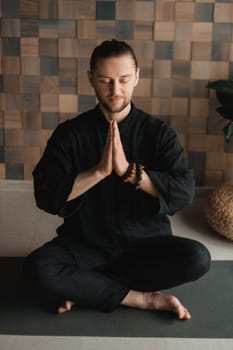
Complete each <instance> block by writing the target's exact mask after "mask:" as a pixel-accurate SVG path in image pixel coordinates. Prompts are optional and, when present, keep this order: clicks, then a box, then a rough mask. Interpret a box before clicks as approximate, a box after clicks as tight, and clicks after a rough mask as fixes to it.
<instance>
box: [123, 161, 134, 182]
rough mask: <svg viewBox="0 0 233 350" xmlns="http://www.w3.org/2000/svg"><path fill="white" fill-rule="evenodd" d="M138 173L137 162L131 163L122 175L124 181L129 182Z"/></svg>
mask: <svg viewBox="0 0 233 350" xmlns="http://www.w3.org/2000/svg"><path fill="white" fill-rule="evenodd" d="M135 175H136V163H129V166H128V169H127V170H126V172H125V174H124V175H123V176H122V177H121V179H122V181H123V182H129V179H130V178H131V177H133V176H135Z"/></svg>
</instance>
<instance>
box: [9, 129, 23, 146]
mask: <svg viewBox="0 0 233 350" xmlns="http://www.w3.org/2000/svg"><path fill="white" fill-rule="evenodd" d="M23 132H24V131H23V130H22V129H6V130H5V144H6V146H11V147H12V146H15V147H18V146H19V147H20V146H23V144H24V138H23Z"/></svg>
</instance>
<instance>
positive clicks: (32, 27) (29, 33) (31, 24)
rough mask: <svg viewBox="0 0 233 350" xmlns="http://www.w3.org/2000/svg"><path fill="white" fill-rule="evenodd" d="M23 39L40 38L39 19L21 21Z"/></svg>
mask: <svg viewBox="0 0 233 350" xmlns="http://www.w3.org/2000/svg"><path fill="white" fill-rule="evenodd" d="M20 31H21V37H38V34H39V24H38V20H37V19H29V18H25V19H21V20H20Z"/></svg>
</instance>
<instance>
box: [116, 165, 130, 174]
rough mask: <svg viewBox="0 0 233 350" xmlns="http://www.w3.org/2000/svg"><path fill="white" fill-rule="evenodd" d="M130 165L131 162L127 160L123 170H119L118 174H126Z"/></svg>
mask: <svg viewBox="0 0 233 350" xmlns="http://www.w3.org/2000/svg"><path fill="white" fill-rule="evenodd" d="M129 165H130V164H129V162H127V163H126V164H125V166H124V167H123V168H122V170H120V171H118V174H117V175H118V176H120V177H122V176H124V175H125V174H126V172H127V170H128V168H129Z"/></svg>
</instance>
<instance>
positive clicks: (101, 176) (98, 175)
mask: <svg viewBox="0 0 233 350" xmlns="http://www.w3.org/2000/svg"><path fill="white" fill-rule="evenodd" d="M93 174H94V176H95V177H96V179H98V180H99V181H101V180H103V179H105V177H107V176H108V175H110V174H107V173H106V172H105V171H103V170H101V169H99V168H98V167H95V168H94V169H93Z"/></svg>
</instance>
